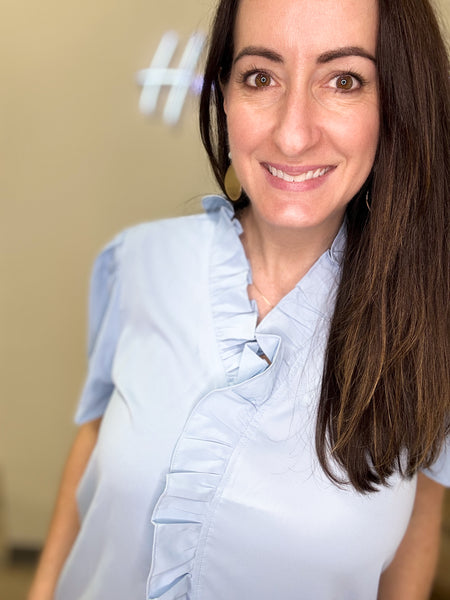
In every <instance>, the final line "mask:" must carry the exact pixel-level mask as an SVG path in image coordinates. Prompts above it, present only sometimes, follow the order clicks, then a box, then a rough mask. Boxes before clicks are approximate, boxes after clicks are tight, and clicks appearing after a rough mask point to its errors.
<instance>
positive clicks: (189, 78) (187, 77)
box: [137, 31, 206, 125]
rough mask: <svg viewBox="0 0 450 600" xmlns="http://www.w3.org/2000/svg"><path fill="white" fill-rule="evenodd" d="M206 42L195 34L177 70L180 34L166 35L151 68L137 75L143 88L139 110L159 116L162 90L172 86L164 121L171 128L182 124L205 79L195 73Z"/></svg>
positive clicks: (168, 33)
mask: <svg viewBox="0 0 450 600" xmlns="http://www.w3.org/2000/svg"><path fill="white" fill-rule="evenodd" d="M205 39H206V38H205V35H204V34H203V33H200V32H196V33H194V34H192V35H191V37H190V38H189V40H188V43H187V44H186V48H185V50H184V52H183V56H182V57H181V59H180V64H179V65H178V67H177V68H173V67H171V66H170V65H171V63H172V59H173V56H174V54H175V52H176V50H177V48H178V42H179V40H178V35H177V34H176V33H175V32H174V31H168V32H167V33H165V34H164V35H163V37H162V38H161V41H160V43H159V46H158V48H157V50H156V52H155V55H154V57H153V60H152V62H151V64H150V67H149V68H148V69H142V70H140V71H139V72H138V73H137V82H138V84H139V85H141V86H142V92H141V96H140V99H139V110H140V111H141V112H142V113H143V114H144V115H153V114H155V112H156V110H157V107H158V98H159V95H160V92H161V89H162V88H163V87H169V88H170V91H169V95H168V97H167V101H166V103H165V106H164V112H163V119H164V121H165V122H166V123H167V124H168V125H175V124H176V123H178V121H179V119H180V116H181V112H182V110H183V106H184V104H185V102H186V97H187V95H188V93H189V91H191V92H192V93H194V94H198V93H199V91H200V89H201V85H202V77H201V76H199V75H196V72H195V70H196V68H197V64H198V61H199V59H200V55H201V52H202V50H203V46H204V44H205Z"/></svg>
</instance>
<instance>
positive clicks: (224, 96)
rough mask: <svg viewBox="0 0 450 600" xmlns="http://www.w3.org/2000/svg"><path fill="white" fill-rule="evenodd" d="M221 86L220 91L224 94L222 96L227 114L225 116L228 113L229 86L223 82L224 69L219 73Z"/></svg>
mask: <svg viewBox="0 0 450 600" xmlns="http://www.w3.org/2000/svg"><path fill="white" fill-rule="evenodd" d="M218 79H219V86H220V91H221V92H222V96H223V110H224V112H225V114H228V113H227V88H228V85H227V84H226V83H223V81H222V68H221V69H220V71H219V78H218Z"/></svg>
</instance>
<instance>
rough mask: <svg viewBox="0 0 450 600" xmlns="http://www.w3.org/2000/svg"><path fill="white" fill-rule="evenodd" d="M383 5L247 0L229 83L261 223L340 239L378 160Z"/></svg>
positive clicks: (245, 173)
mask: <svg viewBox="0 0 450 600" xmlns="http://www.w3.org/2000/svg"><path fill="white" fill-rule="evenodd" d="M377 21H378V19H377V4H376V0H241V2H240V6H239V10H238V14H237V20H236V26H235V32H234V46H235V54H234V62H233V66H232V70H231V76H230V79H229V82H228V83H227V84H226V86H225V87H224V90H223V91H224V108H225V112H226V115H227V121H228V132H229V141H230V150H231V154H232V160H233V164H234V167H235V170H236V172H237V174H238V177H239V179H240V181H241V183H242V186H243V188H244V189H245V191H246V192H247V195H248V196H249V198H250V200H251V206H252V209H253V213H254V214H255V217H257V218H259V219H262V220H264V221H265V222H267V223H268V224H270V225H275V226H277V227H295V228H299V227H300V228H318V229H317V231H320V230H322V231H323V232H324V234H325V235H330V234H335V233H336V232H337V230H338V228H339V226H340V224H341V222H342V219H343V216H344V212H345V207H346V205H347V203H348V202H349V201H350V200H351V198H352V197H353V196H354V195H355V194H356V193H357V192H358V190H359V189H360V188H361V186H362V185H363V183H364V181H365V180H366V178H367V176H368V175H369V172H370V170H371V168H372V164H373V161H374V157H375V152H376V148H377V142H378V130H379V116H378V95H377V70H376V65H375V58H374V57H375V50H376V40H377Z"/></svg>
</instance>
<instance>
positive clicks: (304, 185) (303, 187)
mask: <svg viewBox="0 0 450 600" xmlns="http://www.w3.org/2000/svg"><path fill="white" fill-rule="evenodd" d="M261 166H262V165H261ZM262 168H263V169H264V173H265V175H266V179H267V181H268V182H269V184H270V185H271V186H272V187H274V188H276V189H277V190H283V191H285V192H309V191H311V190H315V189H317V188H319V187H320V186H321V185H323V184H324V183H325V181H326V180H327V179H328V177H329V175H331V173H332V172H333V171H334V169H335V168H336V167H332V168H331V169H329V170H328V171H327V172H326V173H325V174H324V175H321V176H320V177H313V178H312V179H307V180H306V181H285V180H284V179H280V177H275V176H274V175H272V174H271V173H270V171H268V170H267V169H266V167H264V166H262Z"/></svg>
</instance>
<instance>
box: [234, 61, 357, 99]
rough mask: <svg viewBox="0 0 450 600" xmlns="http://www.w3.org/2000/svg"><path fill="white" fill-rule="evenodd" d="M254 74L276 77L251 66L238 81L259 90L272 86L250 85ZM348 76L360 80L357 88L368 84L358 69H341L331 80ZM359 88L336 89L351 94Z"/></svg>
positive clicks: (271, 78)
mask: <svg viewBox="0 0 450 600" xmlns="http://www.w3.org/2000/svg"><path fill="white" fill-rule="evenodd" d="M253 75H265V76H266V77H268V78H269V79H270V80H273V79H274V77H273V76H272V75H271V74H270V73H269V72H267V71H265V70H264V69H258V68H257V67H251V68H250V69H248V70H246V71H243V72H241V73H239V76H238V82H239V83H241V84H245V85H247V86H248V87H250V88H253V89H257V90H263V89H264V88H265V87H270V85H269V86H261V87H259V86H256V85H249V83H248V79H249V78H250V77H252V76H253ZM346 76H350V77H352V78H353V79H355V80H356V81H357V82H358V84H359V86H360V87H358V88H357V89H360V88H362V87H364V86H365V85H366V84H367V80H366V79H365V78H364V77H363V76H362V75H361V74H360V73H357V72H356V71H341V72H340V73H338V74H337V75H334V76H333V77H332V78H331V79H330V81H334V80H337V79H339V78H342V79H344V78H345V77H346ZM357 89H356V90H355V89H350V90H342V89H340V90H339V89H338V88H336V91H340V92H341V93H344V94H349V93H351V92H354V91H357Z"/></svg>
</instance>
